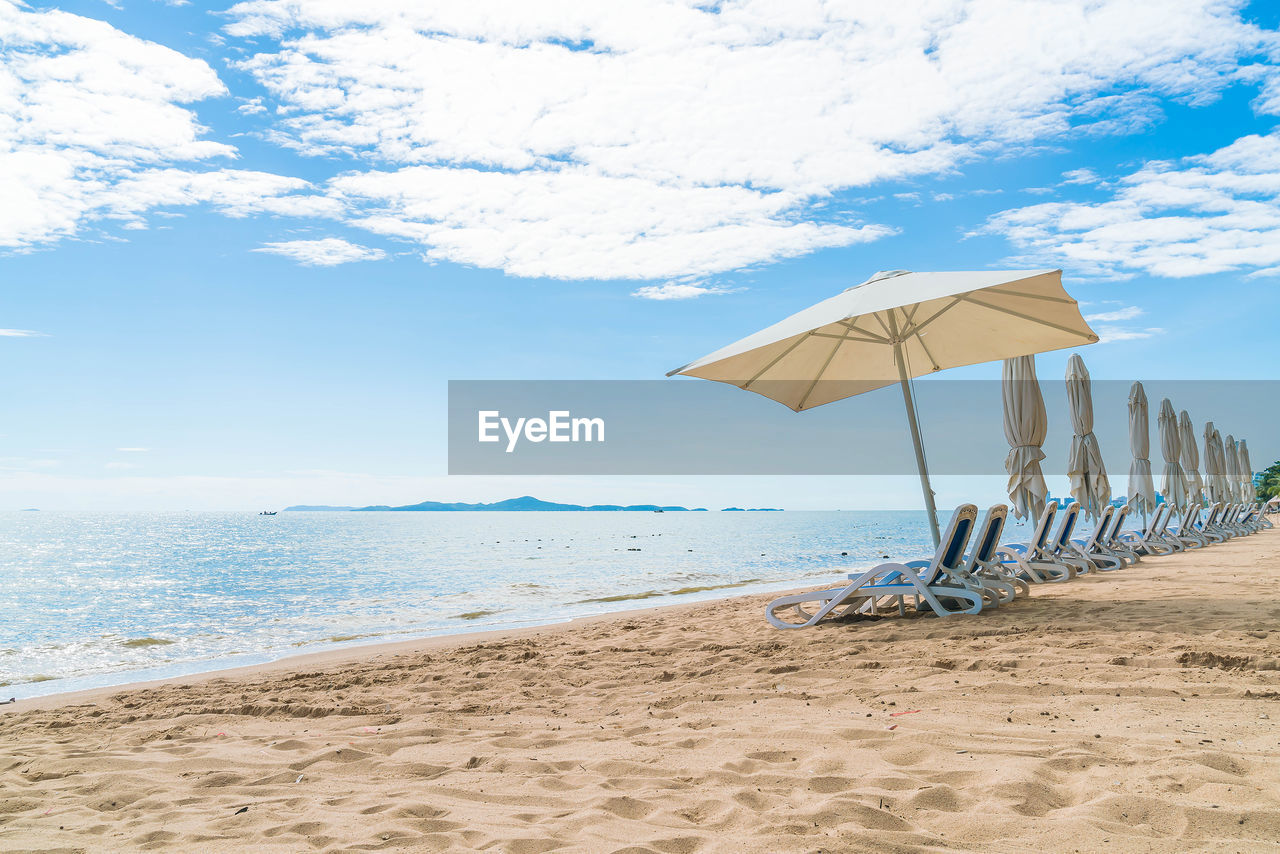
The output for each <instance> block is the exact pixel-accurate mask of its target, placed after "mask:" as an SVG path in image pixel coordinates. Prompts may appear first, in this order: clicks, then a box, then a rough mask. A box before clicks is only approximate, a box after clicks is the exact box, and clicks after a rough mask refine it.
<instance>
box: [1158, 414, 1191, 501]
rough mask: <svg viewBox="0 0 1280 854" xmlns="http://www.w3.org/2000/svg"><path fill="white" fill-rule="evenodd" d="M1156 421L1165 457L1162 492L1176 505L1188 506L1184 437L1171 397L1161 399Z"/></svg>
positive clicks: (1161, 482)
mask: <svg viewBox="0 0 1280 854" xmlns="http://www.w3.org/2000/svg"><path fill="white" fill-rule="evenodd" d="M1156 421H1157V423H1158V425H1159V429H1160V456H1162V457H1164V471H1163V472H1161V477H1160V492H1161V494H1162V495H1164V500H1165V501H1166V502H1168V503H1169V504H1172V505H1173V506H1174V507H1186V506H1187V476H1186V474H1185V473H1184V472H1183V471H1182V463H1181V462H1180V461H1179V460H1180V458H1181V456H1182V437H1181V435H1179V430H1178V416H1176V415H1174V414H1173V403H1171V402H1170V400H1169V398H1167V397H1166V398H1165V399H1164V400H1162V401H1160V415H1159V416H1157V418H1156Z"/></svg>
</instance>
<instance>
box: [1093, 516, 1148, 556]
mask: <svg viewBox="0 0 1280 854" xmlns="http://www.w3.org/2000/svg"><path fill="white" fill-rule="evenodd" d="M1131 511H1132V508H1131V507H1130V506H1129V505H1128V504H1125V505H1123V506H1121V507H1120V509H1118V510H1117V511H1116V512H1115V517H1114V518H1113V519H1112V520H1111V529H1110V530H1109V531H1107V532H1106V533H1105V534H1103V540H1102V542H1103V546H1104V547H1105V548H1106V550H1107V553H1108V554H1111V555H1113V556H1115V557H1118V558H1120V559H1121V560H1123V561H1124V562H1125V563H1126V564H1128V565H1129V566H1132V565H1133V564H1135V563H1138V562H1139V561H1141V560H1142V555H1140V554H1138V552H1137V551H1135V550H1134V549H1133V548H1132V547H1131V546H1129V545H1128V544H1127V543H1125V542H1124V541H1123V540H1121V539H1120V535H1121V534H1122V533H1124V523H1125V522H1126V521H1128V519H1129V513H1130V512H1131Z"/></svg>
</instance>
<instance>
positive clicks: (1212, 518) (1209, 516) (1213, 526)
mask: <svg viewBox="0 0 1280 854" xmlns="http://www.w3.org/2000/svg"><path fill="white" fill-rule="evenodd" d="M1221 517H1222V505H1221V504H1218V503H1216V502H1215V503H1213V504H1211V505H1209V512H1208V513H1205V514H1204V517H1203V518H1202V519H1201V520H1200V522H1199V523H1198V524H1197V525H1196V527H1197V529H1199V531H1200V533H1201V534H1202V535H1203V536H1204V537H1205V538H1206V539H1208V540H1209V542H1211V543H1222V542H1226V540H1227V536H1228V535H1227V533H1226V532H1225V531H1223V530H1222V528H1220V527H1219V525H1218V520H1219V519H1220V518H1221Z"/></svg>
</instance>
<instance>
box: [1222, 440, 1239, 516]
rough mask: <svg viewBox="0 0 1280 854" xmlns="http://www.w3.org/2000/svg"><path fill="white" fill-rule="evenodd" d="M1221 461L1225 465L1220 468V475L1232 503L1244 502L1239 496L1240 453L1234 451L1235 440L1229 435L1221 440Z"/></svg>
mask: <svg viewBox="0 0 1280 854" xmlns="http://www.w3.org/2000/svg"><path fill="white" fill-rule="evenodd" d="M1222 448H1223V459H1224V460H1226V465H1224V466H1223V467H1222V474H1223V476H1224V479H1225V480H1226V484H1225V486H1226V489H1227V494H1228V495H1230V496H1231V500H1232V501H1244V496H1243V495H1241V494H1240V452H1239V451H1238V450H1237V449H1236V440H1235V438H1233V437H1232V435H1231V434H1230V433H1228V434H1227V438H1226V439H1224V440H1223V443H1222Z"/></svg>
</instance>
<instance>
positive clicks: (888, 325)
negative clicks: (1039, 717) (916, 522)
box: [667, 270, 1098, 543]
mask: <svg viewBox="0 0 1280 854" xmlns="http://www.w3.org/2000/svg"><path fill="white" fill-rule="evenodd" d="M1097 340H1098V336H1097V335H1095V334H1094V332H1093V330H1092V329H1090V328H1089V324H1088V323H1086V322H1085V320H1084V318H1083V317H1082V316H1081V314H1080V308H1079V306H1078V305H1077V304H1076V301H1075V300H1074V299H1072V298H1071V297H1070V296H1069V295H1068V294H1067V292H1066V291H1064V290H1063V289H1062V271H1061V270H1006V271H993V270H985V271H976V272H947V273H912V272H909V271H907V270H892V271H889V272H881V273H877V274H875V275H874V276H872V277H871V278H870V279H868V280H867V281H865V282H863V283H862V284H860V285H856V286H854V287H852V288H848V289H846V290H845V291H843V292H842V293H839V294H836V295H835V296H833V297H831V298H829V299H825V300H823V301H822V302H820V303H817V304H816V305H812V306H810V307H809V308H806V309H804V310H803V311H800V312H797V313H796V314H793V315H791V316H790V317H788V318H786V319H785V320H782V321H779V322H778V323H775V324H774V325H773V326H770V327H768V328H767V329H762V330H760V331H759V332H756V333H755V334H753V335H748V336H747V337H746V338H743V339H742V340H740V341H736V342H734V343H733V344H730V345H728V346H726V347H722V348H720V349H719V350H717V351H715V352H714V353H711V354H709V355H707V356H704V357H702V358H701V359H698V360H696V361H694V362H690V363H689V364H687V365H685V366H684V367H681V368H677V369H676V370H674V371H671V372H670V373H668V374H667V376H672V375H673V374H683V375H686V376H692V377H701V378H702V379H707V380H715V381H716V382H723V383H729V384H730V385H735V386H737V387H738V388H742V389H746V390H747V391H754V392H756V393H758V394H761V395H764V396H765V397H768V398H769V399H771V400H776V401H778V402H779V403H782V404H784V405H785V406H788V407H790V408H791V409H793V410H795V411H797V412H800V411H802V410H806V409H812V408H814V407H815V406H821V405H822V404H824V403H831V402H832V401H836V400H842V399H844V398H846V397H852V396H853V395H855V394H862V393H863V392H867V391H872V390H874V389H878V388H884V387H885V386H889V385H894V384H897V385H899V386H900V387H901V389H902V401H903V404H904V406H905V407H906V410H907V424H908V426H909V427H910V428H911V440H912V444H913V445H914V446H915V454H916V466H917V468H918V470H919V473H920V489H921V491H922V492H923V493H924V503H925V509H926V510H927V511H928V517H929V527H930V530H931V532H932V534H933V541H934V543H937V542H938V513H937V510H936V508H935V507H934V502H933V489H932V488H931V487H930V485H929V468H928V464H927V463H926V461H925V454H924V442H923V440H922V439H921V437H920V422H919V419H918V418H917V417H916V409H915V401H914V399H913V395H912V391H911V379H912V378H913V377H917V376H920V375H922V374H931V373H934V372H936V371H940V370H943V369H945V368H954V367H959V366H961V365H973V364H977V363H979V362H993V361H996V360H999V359H1009V358H1012V357H1014V356H1025V355H1027V354H1029V353H1042V352H1045V351H1047V350H1058V349H1062V348H1064V347H1076V346H1079V345H1081V344H1091V343H1093V342H1095V341H1097Z"/></svg>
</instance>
